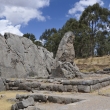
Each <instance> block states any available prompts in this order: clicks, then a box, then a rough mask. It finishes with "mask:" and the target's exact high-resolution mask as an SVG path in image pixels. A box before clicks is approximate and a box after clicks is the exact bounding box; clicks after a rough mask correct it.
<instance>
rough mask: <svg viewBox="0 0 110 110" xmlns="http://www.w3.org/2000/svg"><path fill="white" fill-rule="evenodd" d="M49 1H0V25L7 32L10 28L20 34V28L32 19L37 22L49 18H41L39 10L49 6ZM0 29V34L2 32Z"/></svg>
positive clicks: (41, 14)
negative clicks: (0, 24)
mask: <svg viewBox="0 0 110 110" xmlns="http://www.w3.org/2000/svg"><path fill="white" fill-rule="evenodd" d="M49 3H50V0H0V19H1V20H0V23H1V22H3V20H4V22H3V23H4V24H3V23H2V26H4V27H5V28H6V29H7V31H10V30H11V29H12V28H13V30H14V33H15V32H16V33H17V34H20V33H21V32H20V31H19V30H20V27H19V28H18V26H21V25H22V24H25V25H26V24H28V22H29V21H30V20H32V19H35V18H36V19H37V20H38V21H45V20H46V19H49V18H50V17H49V16H46V17H45V16H43V13H42V11H41V10H40V9H42V8H44V7H46V6H49ZM2 29H3V28H1V29H0V32H4V30H2ZM16 33H15V34H16Z"/></svg>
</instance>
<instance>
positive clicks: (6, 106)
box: [0, 91, 27, 110]
mask: <svg viewBox="0 0 110 110" xmlns="http://www.w3.org/2000/svg"><path fill="white" fill-rule="evenodd" d="M26 93H27V92H25V91H3V92H0V96H1V95H3V97H2V98H0V110H11V106H12V104H13V103H14V102H10V101H7V99H11V98H15V97H16V94H26Z"/></svg>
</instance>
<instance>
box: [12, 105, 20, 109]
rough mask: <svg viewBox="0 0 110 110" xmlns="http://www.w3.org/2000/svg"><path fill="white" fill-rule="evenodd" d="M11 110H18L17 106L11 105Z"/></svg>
mask: <svg viewBox="0 0 110 110" xmlns="http://www.w3.org/2000/svg"><path fill="white" fill-rule="evenodd" d="M11 110H19V108H18V105H17V104H13V105H12V106H11Z"/></svg>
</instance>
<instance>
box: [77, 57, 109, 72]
mask: <svg viewBox="0 0 110 110" xmlns="http://www.w3.org/2000/svg"><path fill="white" fill-rule="evenodd" d="M75 63H76V65H77V66H78V67H79V69H80V71H82V72H90V71H97V70H102V69H103V68H106V67H110V56H103V57H90V58H85V59H75Z"/></svg>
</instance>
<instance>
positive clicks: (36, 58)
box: [0, 33, 53, 78]
mask: <svg viewBox="0 0 110 110" xmlns="http://www.w3.org/2000/svg"><path fill="white" fill-rule="evenodd" d="M52 57H53V55H52V53H50V52H49V51H47V50H46V49H45V48H43V47H39V46H36V45H35V44H33V42H32V41H31V40H29V39H27V38H25V37H21V36H17V35H14V34H11V33H5V35H4V36H1V35H0V76H1V77H4V78H26V77H37V78H39V77H42V78H47V77H48V76H49V74H50V73H51V66H52V63H53V58H52Z"/></svg>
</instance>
